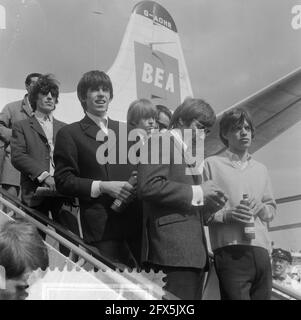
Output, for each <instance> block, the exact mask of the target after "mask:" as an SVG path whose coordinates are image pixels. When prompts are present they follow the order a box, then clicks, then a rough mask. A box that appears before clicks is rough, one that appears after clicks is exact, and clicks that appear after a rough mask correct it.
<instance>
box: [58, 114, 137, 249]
mask: <svg viewBox="0 0 301 320" xmlns="http://www.w3.org/2000/svg"><path fill="white" fill-rule="evenodd" d="M119 125H122V124H121V123H119V122H118V121H114V120H111V119H108V129H110V130H111V131H109V135H111V134H113V135H115V137H116V144H115V143H114V146H113V147H116V148H115V150H116V164H99V163H98V162H97V159H96V154H97V151H98V150H99V147H101V146H102V144H103V142H101V141H97V140H96V136H97V133H98V132H99V131H100V129H99V127H98V126H97V125H96V124H95V122H94V121H92V120H91V119H90V118H89V117H88V116H85V117H84V118H83V119H82V120H81V121H79V122H75V123H72V124H70V125H67V126H65V127H64V128H62V129H61V130H60V132H59V133H58V135H57V140H56V145H55V150H54V162H55V174H54V178H55V182H56V187H57V190H58V191H59V192H60V193H63V194H66V195H72V196H75V197H78V198H79V202H80V217H81V226H82V230H83V236H84V240H85V241H86V242H88V243H89V242H97V241H101V240H117V239H124V238H125V237H126V236H127V233H130V232H131V228H130V226H131V225H132V226H133V227H134V225H135V221H134V216H135V215H134V214H133V213H134V212H136V211H137V209H136V206H135V202H132V203H131V204H130V205H129V206H128V207H127V209H126V210H125V211H124V212H122V213H115V212H114V211H112V210H111V209H110V206H111V204H112V202H113V201H114V199H113V198H112V197H110V196H109V195H107V194H103V195H100V196H99V197H98V198H91V186H92V182H93V181H94V180H102V181H127V180H128V179H129V177H130V175H131V173H132V171H133V170H134V169H135V167H134V166H132V165H128V164H127V163H125V164H119V156H118V150H119ZM109 138H110V137H109ZM125 139H126V137H125ZM125 141H126V140H125Z"/></svg>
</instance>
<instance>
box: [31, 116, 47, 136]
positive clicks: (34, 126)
mask: <svg viewBox="0 0 301 320" xmlns="http://www.w3.org/2000/svg"><path fill="white" fill-rule="evenodd" d="M30 126H31V127H32V129H33V130H34V131H36V132H37V133H38V134H39V135H40V136H41V137H42V138H43V139H46V140H47V137H46V135H45V132H44V130H43V129H42V127H41V125H40V124H39V122H38V120H37V119H36V117H34V116H33V117H31V118H30Z"/></svg>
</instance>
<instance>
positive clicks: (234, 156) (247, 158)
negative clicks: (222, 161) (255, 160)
mask: <svg viewBox="0 0 301 320" xmlns="http://www.w3.org/2000/svg"><path fill="white" fill-rule="evenodd" d="M226 154H227V156H228V158H229V159H230V160H231V161H234V162H242V163H243V162H247V161H250V160H251V159H252V155H251V154H250V153H247V154H246V156H245V157H244V159H240V158H239V156H238V155H237V154H236V153H233V152H231V151H230V150H229V149H227V150H226Z"/></svg>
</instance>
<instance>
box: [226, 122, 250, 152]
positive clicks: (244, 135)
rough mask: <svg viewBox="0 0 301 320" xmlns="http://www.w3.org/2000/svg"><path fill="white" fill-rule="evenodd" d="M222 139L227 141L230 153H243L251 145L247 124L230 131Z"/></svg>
mask: <svg viewBox="0 0 301 320" xmlns="http://www.w3.org/2000/svg"><path fill="white" fill-rule="evenodd" d="M224 137H225V138H226V139H227V140H228V143H229V149H230V150H231V151H232V152H234V153H235V152H243V151H246V150H248V149H249V147H250V146H251V143H252V131H251V127H250V125H249V124H248V122H247V121H246V120H245V121H244V123H243V124H241V125H238V126H237V127H235V128H233V129H230V130H229V131H228V132H227V134H225V135H224Z"/></svg>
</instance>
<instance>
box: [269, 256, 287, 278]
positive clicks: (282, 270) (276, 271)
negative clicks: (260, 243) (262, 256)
mask: <svg viewBox="0 0 301 320" xmlns="http://www.w3.org/2000/svg"><path fill="white" fill-rule="evenodd" d="M288 267H289V262H288V261H286V260H284V259H280V258H273V260H272V270H273V276H274V277H276V278H281V277H285V276H286V272H287V270H288Z"/></svg>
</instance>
